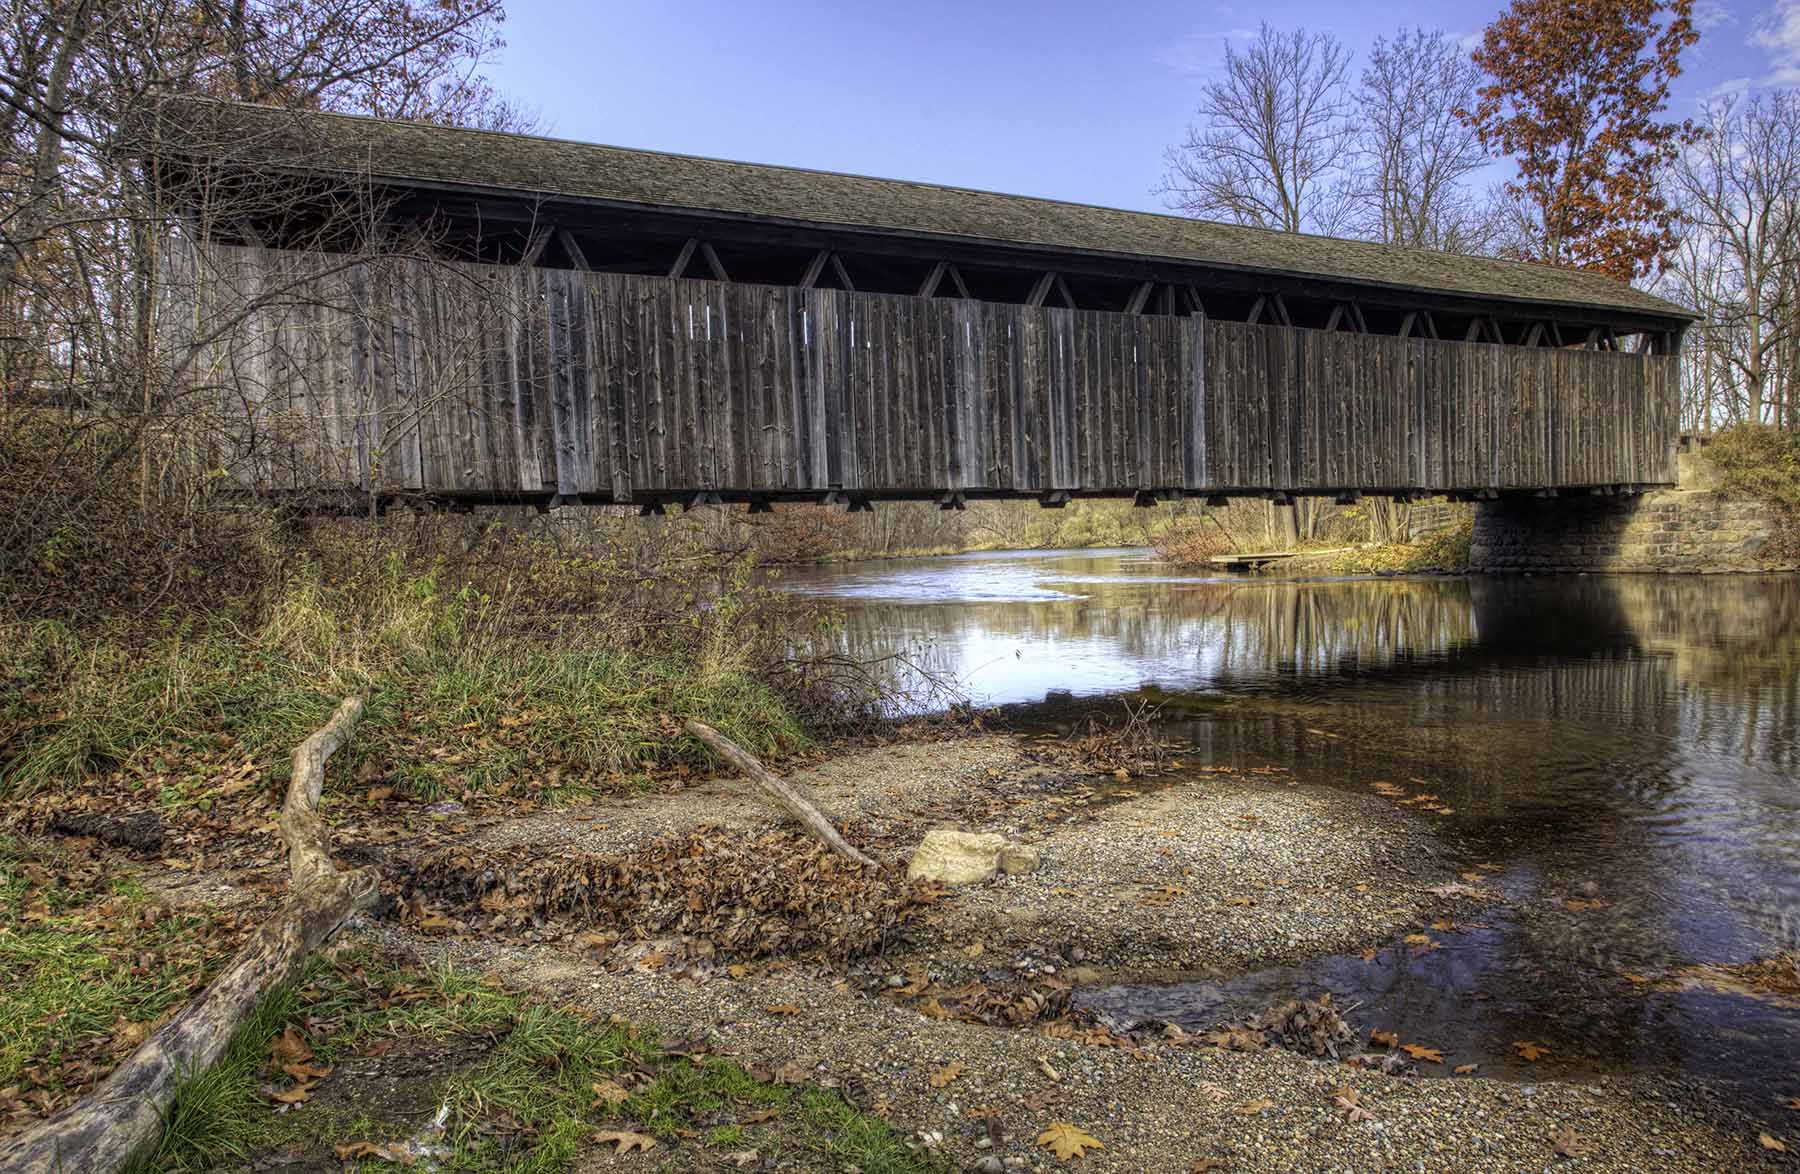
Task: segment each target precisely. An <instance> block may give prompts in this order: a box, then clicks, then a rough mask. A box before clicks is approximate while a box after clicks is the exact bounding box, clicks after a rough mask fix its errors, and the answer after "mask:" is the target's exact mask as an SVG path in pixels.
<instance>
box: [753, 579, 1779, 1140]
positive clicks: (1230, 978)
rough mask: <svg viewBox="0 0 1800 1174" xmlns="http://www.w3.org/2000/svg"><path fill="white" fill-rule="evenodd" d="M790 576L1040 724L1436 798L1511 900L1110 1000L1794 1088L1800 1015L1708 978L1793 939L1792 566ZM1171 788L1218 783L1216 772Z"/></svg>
mask: <svg viewBox="0 0 1800 1174" xmlns="http://www.w3.org/2000/svg"><path fill="white" fill-rule="evenodd" d="M780 583H781V585H782V586H783V587H785V588H786V589H789V590H794V591H799V592H806V593H809V594H813V595H818V596H822V597H825V598H828V599H830V600H832V601H833V602H834V603H835V604H836V605H838V606H840V607H841V608H842V609H843V610H844V613H845V624H844V627H843V632H842V634H841V637H840V639H841V640H842V641H843V643H844V645H845V648H846V650H847V651H850V652H854V653H856V654H859V655H862V656H872V655H884V654H891V653H895V652H904V653H905V654H907V656H908V657H909V658H910V659H911V661H912V662H913V663H915V664H917V665H919V666H921V668H922V669H924V670H927V671H929V672H931V673H934V674H940V675H943V676H947V677H951V678H954V679H955V680H956V681H957V682H958V683H959V685H960V687H961V688H962V689H963V690H964V691H965V692H966V693H967V694H968V696H969V697H970V699H971V700H973V701H975V702H977V703H980V704H985V705H997V706H1005V707H1008V708H1009V711H1010V712H1011V714H1012V716H1013V717H1014V719H1015V720H1016V721H1018V722H1020V723H1022V724H1024V725H1026V726H1028V727H1039V728H1042V727H1050V728H1058V727H1073V726H1074V725H1075V724H1076V723H1077V722H1079V721H1081V720H1082V719H1083V718H1084V717H1086V716H1088V715H1091V714H1094V713H1096V712H1100V713H1104V712H1107V711H1109V710H1110V711H1112V712H1119V711H1120V702H1121V700H1122V699H1129V700H1132V701H1137V700H1143V699H1149V700H1151V701H1153V702H1155V703H1156V704H1158V705H1160V706H1161V709H1160V716H1159V718H1158V720H1159V722H1160V723H1161V724H1162V727H1163V732H1164V733H1165V734H1166V735H1167V736H1168V737H1169V738H1170V739H1171V740H1172V741H1174V742H1175V743H1176V744H1177V745H1179V746H1182V747H1184V748H1185V749H1184V750H1183V755H1184V757H1185V758H1186V759H1188V760H1190V761H1192V762H1194V763H1198V764H1222V765H1230V766H1235V767H1239V768H1251V767H1255V766H1261V765H1276V766H1280V767H1284V768H1287V769H1289V770H1291V771H1293V772H1294V774H1295V775H1296V776H1297V777H1298V778H1299V779H1300V780H1301V781H1302V782H1306V783H1314V784H1323V785H1329V786H1341V787H1347V788H1354V789H1356V790H1358V791H1362V792H1364V793H1366V792H1367V791H1368V790H1369V789H1370V787H1371V785H1372V784H1375V783H1378V782H1380V783H1386V784H1388V785H1390V786H1398V787H1401V788H1404V789H1406V790H1408V791H1409V792H1410V793H1417V792H1419V791H1422V790H1423V791H1428V792H1429V793H1432V794H1435V795H1437V796H1438V797H1439V798H1438V802H1439V803H1441V804H1442V805H1444V806H1448V807H1450V808H1451V809H1452V811H1453V813H1452V814H1450V815H1447V816H1440V817H1428V816H1423V815H1421V816H1420V818H1431V819H1433V826H1434V828H1435V829H1436V830H1437V831H1438V832H1439V833H1440V834H1441V835H1442V837H1443V841H1444V843H1445V844H1446V852H1447V854H1448V856H1449V861H1448V863H1450V865H1451V866H1452V867H1454V868H1459V869H1462V868H1473V867H1474V866H1475V865H1477V864H1483V865H1489V866H1491V867H1490V868H1489V869H1487V870H1486V871H1485V874H1484V875H1486V876H1487V877H1488V878H1490V879H1487V880H1484V881H1483V882H1482V883H1483V886H1484V887H1487V888H1492V889H1497V890H1499V891H1500V892H1502V893H1503V894H1504V900H1500V901H1496V902H1495V903H1494V904H1493V905H1492V906H1491V907H1489V908H1486V909H1483V910H1482V911H1481V912H1480V913H1479V914H1478V915H1477V916H1476V917H1475V918H1473V919H1471V921H1470V923H1469V924H1467V925H1459V926H1457V927H1455V928H1454V929H1450V930H1447V931H1434V932H1433V937H1435V938H1437V939H1438V940H1439V941H1440V942H1441V946H1442V948H1440V949H1436V950H1432V951H1429V952H1427V953H1424V954H1419V953H1416V952H1415V951H1412V950H1409V949H1406V948H1404V946H1403V945H1402V944H1401V943H1391V944H1388V945H1389V948H1384V949H1382V950H1381V951H1380V953H1379V955H1378V957H1377V958H1376V960H1375V961H1373V962H1371V961H1366V960H1365V959H1364V958H1363V957H1361V956H1360V955H1346V956H1339V957H1328V958H1320V959H1316V960H1314V961H1312V962H1310V963H1307V964H1304V965H1300V966H1294V967H1283V968H1279V969H1275V970H1270V971H1265V972H1261V973H1257V974H1251V975H1225V976H1215V975H1192V976H1166V977H1165V978H1164V979H1160V980H1159V981H1156V982H1146V983H1137V984H1134V985H1132V986H1126V987H1114V988H1109V989H1105V990H1100V991H1094V992H1089V993H1088V995H1087V996H1086V997H1087V999H1088V1001H1089V1002H1090V1004H1091V1005H1093V1006H1094V1007H1096V1008H1097V1009H1099V1010H1102V1011H1105V1012H1107V1013H1109V1014H1111V1015H1113V1016H1114V1017H1115V1018H1117V1019H1122V1020H1127V1021H1130V1020H1134V1019H1147V1020H1156V1019H1167V1020H1173V1021H1176V1022H1180V1023H1182V1024H1183V1025H1184V1026H1187V1027H1190V1028H1199V1027H1205V1026H1210V1025H1213V1024H1216V1023H1219V1022H1223V1021H1227V1020H1230V1019H1232V1018H1234V1017H1241V1016H1242V1015H1243V1014H1245V1013H1247V1011H1250V1010H1254V1009H1255V1008H1256V1007H1259V1006H1262V1005H1266V1004H1267V1003H1268V1002H1269V1001H1270V999H1271V998H1273V997H1277V996H1285V995H1289V994H1307V995H1313V994H1317V993H1319V992H1320V991H1332V992H1333V993H1334V995H1335V996H1336V998H1337V999H1338V1001H1339V1002H1340V1004H1352V1003H1356V1004H1360V1009H1359V1011H1358V1014H1357V1016H1356V1018H1357V1019H1358V1020H1359V1021H1360V1022H1363V1023H1380V1024H1383V1025H1385V1026H1387V1027H1389V1028H1391V1029H1393V1030H1397V1031H1399V1032H1400V1034H1401V1035H1402V1036H1403V1038H1409V1039H1413V1038H1416V1039H1424V1040H1428V1041H1429V1042H1430V1043H1431V1044H1432V1046H1436V1047H1440V1048H1443V1049H1445V1050H1447V1051H1453V1052H1454V1053H1455V1058H1456V1061H1457V1062H1475V1061H1479V1062H1480V1063H1481V1065H1482V1068H1481V1070H1482V1071H1483V1072H1484V1073H1489V1074H1495V1075H1501V1076H1518V1077H1521V1078H1530V1079H1545V1078H1557V1077H1565V1078H1587V1077H1591V1076H1592V1075H1594V1074H1595V1073H1597V1072H1608V1071H1639V1070H1644V1069H1661V1070H1668V1071H1673V1072H1682V1073H1686V1074H1689V1075H1696V1076H1701V1077H1706V1078H1710V1079H1714V1080H1717V1081H1719V1082H1722V1083H1723V1084H1724V1085H1725V1086H1727V1087H1729V1088H1730V1089H1732V1090H1735V1091H1737V1092H1739V1093H1744V1094H1747V1095H1748V1096H1749V1097H1750V1098H1751V1099H1752V1100H1754V1101H1756V1102H1759V1103H1760V1104H1761V1105H1762V1106H1764V1107H1765V1108H1766V1107H1768V1106H1770V1105H1771V1104H1772V1103H1773V1102H1774V1100H1775V1099H1776V1098H1785V1097H1789V1096H1796V1095H1800V1005H1797V1003H1796V1001H1794V1000H1783V999H1781V998H1777V997H1769V996H1766V995H1758V994H1746V993H1727V992H1726V991H1723V990H1721V989H1720V988H1719V984H1718V983H1717V982H1716V981H1714V982H1702V981H1697V980H1696V979H1695V978H1694V977H1693V976H1694V974H1695V968H1696V967H1699V968H1705V967H1709V966H1716V965H1720V964H1724V965H1730V964H1738V963H1744V962H1747V961H1750V960H1753V959H1764V958H1769V957H1772V956H1776V955H1779V954H1780V953H1782V952H1784V951H1800V778H1797V775H1800V580H1796V579H1795V578H1794V577H1778V576H1771V577H1748V576H1708V577H1696V576H1538V577H1524V578H1479V577H1475V578H1395V579H1374V580H1370V579H1355V580H1332V579H1323V580H1282V579H1272V578H1257V577H1243V576H1218V575H1200V574H1193V575H1190V574H1182V573H1179V572H1176V571H1173V570H1171V569H1170V568H1168V567H1165V566H1161V565H1159V564H1157V563H1156V562H1154V561H1153V560H1152V559H1151V558H1150V557H1149V555H1148V553H1147V552H1143V551H1136V550H1084V551H1048V552H1041V551H1033V552H1011V553H999V554H971V555H961V556H955V557H949V558H934V559H919V560H904V561H883V562H869V563H856V564H845V565H838V566H827V567H812V568H804V569H799V570H792V571H788V572H784V573H783V575H782V577H781V579H780ZM1172 785H1177V786H1181V785H1192V786H1194V787H1195V788H1196V802H1203V801H1204V797H1203V795H1201V794H1200V793H1199V789H1200V788H1202V787H1203V786H1204V785H1205V780H1204V776H1201V775H1198V774H1196V775H1193V776H1191V777H1188V778H1185V779H1183V778H1179V777H1178V778H1176V779H1174V780H1172ZM1571 902H1572V903H1573V904H1571ZM1420 928H1423V927H1420ZM1700 973H1702V974H1705V973H1707V972H1706V971H1705V970H1704V969H1702V970H1701V971H1700ZM1526 1039H1529V1040H1533V1041H1535V1042H1538V1043H1540V1044H1543V1045H1545V1046H1547V1047H1549V1048H1550V1053H1549V1055H1548V1056H1547V1057H1545V1058H1542V1059H1540V1060H1539V1061H1537V1062H1535V1063H1531V1064H1526V1063H1525V1061H1523V1060H1522V1059H1521V1058H1520V1057H1519V1056H1518V1055H1517V1054H1516V1052H1515V1049H1514V1048H1513V1046H1512V1045H1513V1043H1514V1042H1515V1041H1519V1040H1526Z"/></svg>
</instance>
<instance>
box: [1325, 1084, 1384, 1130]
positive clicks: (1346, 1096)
mask: <svg viewBox="0 0 1800 1174" xmlns="http://www.w3.org/2000/svg"><path fill="white" fill-rule="evenodd" d="M1332 1102H1333V1104H1335V1105H1336V1106H1337V1111H1338V1112H1339V1113H1340V1114H1342V1115H1343V1118H1344V1120H1346V1121H1348V1122H1349V1123H1350V1124H1352V1125H1355V1124H1356V1123H1357V1122H1358V1121H1373V1120H1375V1114H1373V1113H1371V1112H1369V1111H1368V1110H1367V1109H1365V1108H1363V1105H1362V1094H1361V1093H1360V1092H1358V1091H1357V1090H1356V1089H1354V1088H1351V1087H1350V1086H1349V1085H1344V1086H1342V1087H1340V1088H1339V1089H1338V1090H1337V1092H1336V1093H1334V1094H1333V1095H1332Z"/></svg>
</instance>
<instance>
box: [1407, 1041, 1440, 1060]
mask: <svg viewBox="0 0 1800 1174" xmlns="http://www.w3.org/2000/svg"><path fill="white" fill-rule="evenodd" d="M1400 1050H1401V1051H1403V1052H1405V1053H1406V1054H1407V1055H1409V1056H1411V1057H1412V1058H1413V1059H1415V1060H1422V1061H1424V1062H1425V1063H1427V1064H1442V1063H1443V1062H1444V1053H1442V1052H1440V1051H1438V1050H1437V1049H1436V1048H1428V1047H1426V1046H1425V1045H1424V1044H1401V1045H1400Z"/></svg>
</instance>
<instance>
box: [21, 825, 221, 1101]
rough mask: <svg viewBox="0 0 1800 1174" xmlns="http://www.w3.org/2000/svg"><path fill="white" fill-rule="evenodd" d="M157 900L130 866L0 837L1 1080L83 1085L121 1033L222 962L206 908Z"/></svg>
mask: <svg viewBox="0 0 1800 1174" xmlns="http://www.w3.org/2000/svg"><path fill="white" fill-rule="evenodd" d="M34 876H36V877H39V878H46V879H42V880H34V879H33V877H34ZM160 912H161V911H160V910H156V909H155V908H154V907H153V906H151V905H150V904H149V903H148V902H146V900H145V899H144V896H143V894H142V893H141V891H139V890H138V888H137V887H136V886H135V885H134V884H133V883H132V882H131V881H130V880H129V879H128V878H126V877H123V876H119V875H111V876H102V875H100V874H99V871H98V870H97V869H95V868H91V867H90V868H86V869H77V868H73V867H64V865H63V862H60V861H58V860H57V859H55V858H54V857H52V856H50V855H48V854H46V853H42V852H31V851H27V850H26V849H25V848H24V847H22V846H21V845H19V844H17V843H15V842H12V841H10V840H7V839H4V838H0V1088H4V1087H24V1088H32V1087H37V1088H41V1089H44V1090H46V1091H47V1092H48V1093H50V1094H51V1095H53V1096H56V1097H58V1098H59V1100H60V1099H62V1098H65V1097H67V1096H68V1095H70V1094H71V1093H72V1092H76V1091H79V1090H80V1089H82V1088H83V1087H85V1085H86V1084H87V1083H89V1079H88V1077H91V1075H92V1074H94V1073H99V1074H102V1075H103V1074H104V1072H105V1071H106V1070H108V1069H110V1067H111V1063H112V1059H113V1056H114V1053H115V1051H116V1050H118V1049H116V1048H115V1047H114V1046H113V1041H114V1039H115V1036H116V1035H118V1033H120V1032H124V1033H125V1036H124V1037H121V1038H129V1037H130V1034H131V1033H132V1032H133V1031H134V1030H136V1027H135V1026H134V1025H148V1024H150V1023H152V1022H154V1021H156V1020H157V1019H158V1018H159V1017H161V1016H163V1015H164V1014H165V1013H167V1012H170V1011H173V1010H174V1009H176V1008H178V1007H180V1006H181V1005H182V1004H183V1003H184V1002H186V1001H187V998H188V994H189V987H190V986H191V985H193V984H195V983H197V982H198V981H200V980H201V978H202V976H203V975H205V974H207V973H209V972H211V971H213V970H216V969H217V967H218V965H219V964H220V962H221V960H220V959H219V958H218V957H216V956H215V954H214V952H213V951H212V950H210V949H209V948H208V947H207V946H206V945H205V944H204V938H205V935H206V933H207V931H208V930H209V928H210V922H209V920H208V918H206V917H205V916H202V915H199V914H195V913H188V912H176V913H170V914H167V915H160ZM28 1069H29V1070H31V1074H28V1071H27V1070H28Z"/></svg>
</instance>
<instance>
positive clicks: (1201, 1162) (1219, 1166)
mask: <svg viewBox="0 0 1800 1174" xmlns="http://www.w3.org/2000/svg"><path fill="white" fill-rule="evenodd" d="M1223 1169H1225V1163H1224V1162H1221V1161H1220V1160H1219V1159H1217V1158H1195V1159H1194V1161H1193V1164H1192V1165H1190V1166H1188V1174H1208V1171H1211V1170H1223Z"/></svg>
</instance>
